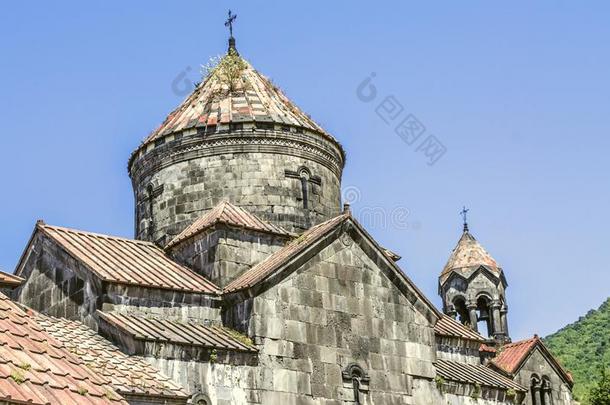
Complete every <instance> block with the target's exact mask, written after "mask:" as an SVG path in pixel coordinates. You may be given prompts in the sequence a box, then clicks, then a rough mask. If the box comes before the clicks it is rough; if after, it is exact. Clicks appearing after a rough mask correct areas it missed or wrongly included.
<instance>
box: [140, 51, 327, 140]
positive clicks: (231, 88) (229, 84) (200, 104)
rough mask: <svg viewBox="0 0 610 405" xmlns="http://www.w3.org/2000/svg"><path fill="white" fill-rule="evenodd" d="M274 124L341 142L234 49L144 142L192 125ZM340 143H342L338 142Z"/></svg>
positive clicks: (196, 126) (195, 126)
mask: <svg viewBox="0 0 610 405" xmlns="http://www.w3.org/2000/svg"><path fill="white" fill-rule="evenodd" d="M245 122H254V123H274V124H279V125H282V126H289V127H290V126H291V127H296V128H300V129H305V130H309V131H314V132H316V133H319V134H321V135H324V136H327V137H329V138H330V139H331V140H332V141H334V142H335V143H337V141H336V140H335V139H334V138H333V137H332V136H331V135H329V134H328V133H327V132H326V131H325V130H324V129H323V128H322V127H320V125H318V124H317V123H316V122H314V121H313V120H312V119H311V118H310V117H309V116H308V115H307V114H305V113H304V112H303V111H301V109H299V108H298V107H297V106H296V105H295V104H294V103H293V102H292V101H290V100H289V99H288V97H286V96H285V95H284V93H283V92H282V91H281V90H280V89H279V88H278V87H277V86H275V85H274V84H273V83H272V82H271V81H270V80H269V79H267V78H266V77H265V76H263V75H262V74H260V73H259V72H258V71H256V70H255V69H254V68H253V67H252V65H251V64H250V63H248V62H247V61H246V60H245V59H243V58H242V57H241V56H239V54H238V53H237V52H236V51H234V50H229V52H228V53H227V55H225V56H224V57H223V58H222V59H220V60H219V62H218V64H217V65H216V67H214V68H213V69H210V72H209V74H208V75H207V77H206V78H205V79H204V80H203V81H202V82H201V83H200V84H199V85H198V86H197V87H196V88H195V90H194V91H193V93H191V94H190V95H189V96H188V97H187V98H186V99H185V100H184V101H183V102H182V104H180V106H178V108H176V109H175V110H174V111H173V112H172V113H170V114H169V115H168V116H167V118H166V119H165V121H164V122H163V123H162V124H161V126H159V127H158V128H157V129H156V130H154V131H153V132H152V133H151V134H150V135H149V136H148V137H147V138H146V139H145V140H144V144H148V143H150V142H153V141H155V140H157V139H159V138H161V137H163V136H165V135H169V134H171V133H175V132H180V131H183V130H187V129H191V128H201V127H207V126H216V125H222V124H233V123H245ZM337 144H338V143H337Z"/></svg>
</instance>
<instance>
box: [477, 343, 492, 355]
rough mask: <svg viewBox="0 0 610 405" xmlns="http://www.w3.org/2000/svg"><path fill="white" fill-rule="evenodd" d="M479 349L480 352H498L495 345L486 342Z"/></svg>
mask: <svg viewBox="0 0 610 405" xmlns="http://www.w3.org/2000/svg"><path fill="white" fill-rule="evenodd" d="M479 351H480V352H486V353H495V352H496V349H495V348H494V347H491V346H487V345H486V344H482V345H481V346H480V347H479Z"/></svg>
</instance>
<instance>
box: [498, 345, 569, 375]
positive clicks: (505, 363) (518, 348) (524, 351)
mask: <svg viewBox="0 0 610 405" xmlns="http://www.w3.org/2000/svg"><path fill="white" fill-rule="evenodd" d="M536 347H538V348H540V350H541V351H542V352H543V353H544V354H545V355H546V358H547V359H548V360H549V361H550V362H551V363H552V365H554V366H555V368H556V369H557V371H558V372H559V374H561V375H562V376H563V378H564V380H566V381H567V382H570V383H573V379H572V376H571V375H570V373H568V372H567V371H566V370H565V369H564V368H563V367H562V366H561V364H559V362H558V361H557V359H556V358H555V356H553V355H552V354H551V352H549V350H548V349H547V348H546V346H545V345H544V343H543V342H542V340H540V338H539V337H538V335H534V337H533V338H531V339H525V340H520V341H518V342H514V343H509V344H507V345H504V346H502V348H501V349H500V350H497V353H498V355H497V356H496V357H495V358H494V359H493V360H492V361H491V363H492V364H493V365H494V366H495V367H497V368H499V369H500V370H502V371H504V372H506V373H508V374H514V373H516V372H517V371H518V370H519V368H520V367H521V365H522V364H523V362H524V361H525V360H526V359H527V357H528V356H529V354H530V353H531V352H532V351H533V350H534V349H535V348H536Z"/></svg>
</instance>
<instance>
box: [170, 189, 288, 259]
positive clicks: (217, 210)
mask: <svg viewBox="0 0 610 405" xmlns="http://www.w3.org/2000/svg"><path fill="white" fill-rule="evenodd" d="M217 224H224V225H228V226H235V227H238V228H243V229H249V230H252V231H257V232H262V233H269V234H274V235H279V236H282V237H286V238H289V237H290V236H291V235H290V234H289V233H288V232H287V231H286V230H284V229H282V228H281V227H279V226H277V225H275V224H272V223H270V222H265V221H263V220H261V219H260V218H258V217H257V216H256V215H254V214H252V213H250V212H248V211H247V210H246V209H244V208H242V207H237V206H235V205H233V204H231V203H230V202H228V201H223V202H221V203H220V204H218V205H217V206H216V207H214V208H212V209H211V210H209V211H208V212H206V213H205V214H203V215H202V216H201V217H200V218H199V219H197V220H196V221H195V222H193V223H192V224H191V225H189V226H188V227H187V228H186V229H185V230H184V231H182V232H181V233H180V234H178V235H177V236H176V237H175V238H174V239H172V240H171V241H170V242H169V243H168V244H167V246H166V247H165V249H166V250H167V249H171V248H172V247H175V246H177V245H179V244H181V243H182V242H185V241H187V240H189V239H190V238H192V237H194V236H196V235H198V234H200V233H201V232H203V231H205V230H207V229H209V228H211V227H213V226H215V225H217Z"/></svg>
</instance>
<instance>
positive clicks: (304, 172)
mask: <svg viewBox="0 0 610 405" xmlns="http://www.w3.org/2000/svg"><path fill="white" fill-rule="evenodd" d="M297 173H298V174H299V176H300V177H305V178H306V179H307V180H309V179H311V170H309V168H308V167H307V166H304V165H303V166H299V168H298V169H297Z"/></svg>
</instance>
